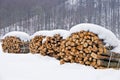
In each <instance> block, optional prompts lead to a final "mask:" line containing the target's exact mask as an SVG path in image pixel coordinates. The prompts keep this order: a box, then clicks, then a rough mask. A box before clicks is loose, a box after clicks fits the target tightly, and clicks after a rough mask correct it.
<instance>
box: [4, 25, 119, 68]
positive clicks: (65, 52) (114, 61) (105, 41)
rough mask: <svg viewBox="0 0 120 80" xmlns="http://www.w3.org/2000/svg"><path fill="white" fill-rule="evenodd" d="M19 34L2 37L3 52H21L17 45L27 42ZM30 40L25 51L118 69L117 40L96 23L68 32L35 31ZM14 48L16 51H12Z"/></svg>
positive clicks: (66, 61)
mask: <svg viewBox="0 0 120 80" xmlns="http://www.w3.org/2000/svg"><path fill="white" fill-rule="evenodd" d="M12 35H13V34H12ZM21 35H22V34H21ZM7 36H8V35H7ZM15 36H16V37H15ZM22 36H23V35H22ZM22 36H17V35H14V37H12V36H11V37H10V36H9V37H6V36H5V37H4V39H3V43H2V47H3V50H4V52H10V53H11V52H12V53H21V52H24V51H21V48H22V47H21V44H23V43H24V42H26V41H29V36H28V35H27V36H24V37H23V38H22ZM18 38H19V39H18ZM25 38H26V39H25ZM22 39H24V40H26V41H23V40H22ZM30 39H31V40H30V42H28V43H27V44H28V45H27V50H28V52H29V51H30V52H31V53H33V54H36V53H37V54H41V55H43V56H50V57H54V58H56V59H58V60H60V64H64V63H80V64H84V65H88V66H93V67H94V68H120V65H119V64H120V41H119V40H118V39H117V38H116V36H115V35H114V34H113V33H112V32H111V31H109V30H107V29H105V28H103V27H101V26H98V25H94V24H88V23H84V24H79V25H76V26H74V27H72V28H71V29H70V31H66V30H52V31H38V32H36V33H34V34H33V35H32V36H31V37H30ZM10 41H12V42H10ZM12 44H14V45H12ZM16 46H17V47H16ZM28 47H29V49H28ZM16 48H17V50H18V51H14V50H15V49H16Z"/></svg>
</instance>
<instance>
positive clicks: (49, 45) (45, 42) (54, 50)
mask: <svg viewBox="0 0 120 80" xmlns="http://www.w3.org/2000/svg"><path fill="white" fill-rule="evenodd" d="M62 41H63V38H62V37H61V36H60V35H59V34H56V35H54V36H53V37H50V36H46V37H45V36H41V35H40V36H35V37H34V38H33V39H32V40H31V41H30V52H31V53H40V54H41V55H44V56H45V55H48V56H51V57H55V58H57V59H59V56H57V54H59V52H60V44H61V42H62Z"/></svg>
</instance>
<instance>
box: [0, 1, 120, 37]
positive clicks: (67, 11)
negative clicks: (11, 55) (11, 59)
mask: <svg viewBox="0 0 120 80" xmlns="http://www.w3.org/2000/svg"><path fill="white" fill-rule="evenodd" d="M30 1H31V0H30ZM38 1H40V0H38ZM44 1H45V2H44ZM34 2H35V1H34ZM41 2H42V0H41ZM43 2H44V4H42V3H41V5H38V3H40V2H38V3H37V4H35V6H34V7H30V9H27V10H25V11H26V14H24V11H23V13H22V12H21V13H19V11H18V12H17V10H16V11H15V13H14V15H13V16H10V17H11V18H10V19H9V20H8V22H10V21H11V23H12V24H11V23H9V24H11V25H8V26H5V27H4V28H2V27H1V26H0V27H1V32H3V34H5V33H7V32H9V31H13V30H20V31H25V32H27V33H29V34H33V33H34V32H36V31H38V30H45V29H47V30H51V29H67V30H69V29H70V28H71V27H72V26H74V25H76V24H79V23H95V24H98V25H101V26H103V27H106V28H107V29H110V30H111V31H113V32H114V33H115V34H116V36H117V37H119V38H120V35H119V33H120V27H119V25H120V0H53V1H52V0H43ZM53 4H54V5H53ZM30 5H32V4H30ZM17 14H20V15H21V16H18V15H17ZM0 16H2V15H0ZM23 16H24V17H23ZM5 19H6V18H5ZM12 19H13V20H12ZM18 19H19V20H18ZM14 21H16V22H14Z"/></svg>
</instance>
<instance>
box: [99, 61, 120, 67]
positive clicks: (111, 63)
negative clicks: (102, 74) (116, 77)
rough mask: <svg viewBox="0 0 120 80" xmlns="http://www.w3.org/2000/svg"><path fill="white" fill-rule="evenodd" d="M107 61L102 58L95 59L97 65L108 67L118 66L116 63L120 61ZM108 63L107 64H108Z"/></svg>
mask: <svg viewBox="0 0 120 80" xmlns="http://www.w3.org/2000/svg"><path fill="white" fill-rule="evenodd" d="M108 63H109V62H108V61H104V60H97V65H99V66H103V67H106V68H107V67H108V68H120V65H118V63H120V62H110V63H109V64H108ZM108 65H109V66H108Z"/></svg>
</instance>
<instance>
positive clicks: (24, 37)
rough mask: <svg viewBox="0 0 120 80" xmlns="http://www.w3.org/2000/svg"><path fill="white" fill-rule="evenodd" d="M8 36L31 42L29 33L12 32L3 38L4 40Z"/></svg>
mask: <svg viewBox="0 0 120 80" xmlns="http://www.w3.org/2000/svg"><path fill="white" fill-rule="evenodd" d="M7 36H15V37H18V38H20V39H21V40H22V41H29V40H30V36H29V35H28V34H27V33H25V32H21V31H12V32H9V33H7V34H5V35H4V36H3V37H2V39H4V38H5V37H7Z"/></svg>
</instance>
